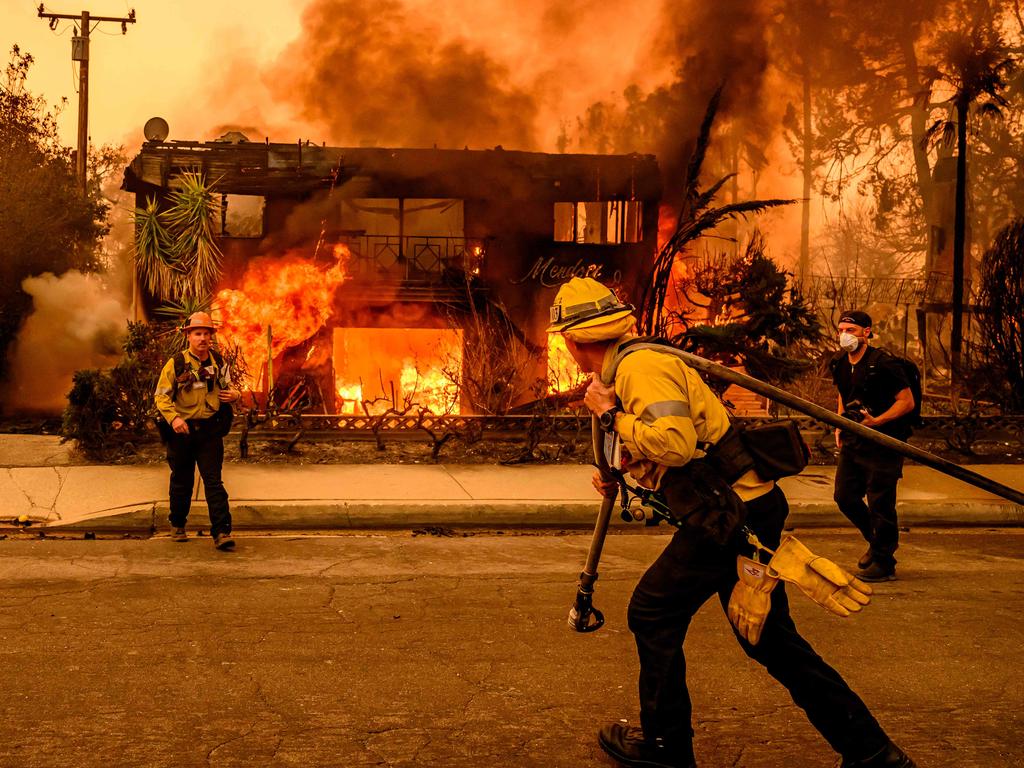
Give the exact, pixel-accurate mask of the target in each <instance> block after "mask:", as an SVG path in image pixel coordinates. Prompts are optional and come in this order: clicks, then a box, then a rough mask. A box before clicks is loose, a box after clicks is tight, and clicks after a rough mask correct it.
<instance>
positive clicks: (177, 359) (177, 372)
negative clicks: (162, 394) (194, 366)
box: [171, 352, 192, 402]
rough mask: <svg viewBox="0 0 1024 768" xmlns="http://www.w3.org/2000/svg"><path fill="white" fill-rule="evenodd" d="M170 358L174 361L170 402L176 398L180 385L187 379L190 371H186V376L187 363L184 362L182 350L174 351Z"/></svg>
mask: <svg viewBox="0 0 1024 768" xmlns="http://www.w3.org/2000/svg"><path fill="white" fill-rule="evenodd" d="M171 360H173V361H174V383H173V384H171V402H173V401H175V400H177V399H178V391H179V390H180V389H181V385H182V384H184V383H185V382H186V381H188V378H189V377H191V375H192V372H191V371H188V374H187V376H186V370H187V369H188V363H186V362H185V353H184V352H175V353H174V357H172V358H171Z"/></svg>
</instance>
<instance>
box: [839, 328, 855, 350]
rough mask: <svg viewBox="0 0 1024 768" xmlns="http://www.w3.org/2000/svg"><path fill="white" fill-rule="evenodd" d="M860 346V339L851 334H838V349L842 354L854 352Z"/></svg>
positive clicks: (844, 332)
mask: <svg viewBox="0 0 1024 768" xmlns="http://www.w3.org/2000/svg"><path fill="white" fill-rule="evenodd" d="M859 346H860V339H858V338H857V337H856V336H854V335H853V334H852V333H847V332H846V331H843V332H842V333H840V334H839V347H840V348H841V349H842V350H843V351H844V352H856V351H857V347H859Z"/></svg>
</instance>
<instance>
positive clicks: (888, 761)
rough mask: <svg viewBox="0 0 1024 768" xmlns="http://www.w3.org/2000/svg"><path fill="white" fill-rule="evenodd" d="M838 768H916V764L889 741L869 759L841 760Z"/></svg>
mask: <svg viewBox="0 0 1024 768" xmlns="http://www.w3.org/2000/svg"><path fill="white" fill-rule="evenodd" d="M840 768H917V764H916V763H915V762H914V761H913V760H911V759H910V757H908V756H907V754H906V753H905V752H904V751H903V750H902V749H900V748H899V747H897V746H896V745H895V744H893V743H892V742H891V741H890V742H889V743H888V744H886V745H885V746H884V747H882V749H881V751H879V752H877V753H875V754H873V755H872V756H871V757H865V758H863V759H862V760H843V762H842V763H841V764H840Z"/></svg>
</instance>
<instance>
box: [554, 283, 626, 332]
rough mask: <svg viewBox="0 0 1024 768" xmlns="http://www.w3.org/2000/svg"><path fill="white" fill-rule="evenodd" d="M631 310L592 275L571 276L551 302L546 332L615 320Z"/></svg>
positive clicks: (596, 324)
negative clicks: (549, 321) (549, 320)
mask: <svg viewBox="0 0 1024 768" xmlns="http://www.w3.org/2000/svg"><path fill="white" fill-rule="evenodd" d="M632 313H633V307H632V306H631V305H629V304H623V303H622V302H621V301H619V299H618V297H617V296H616V295H615V293H614V292H613V291H612V290H611V289H610V288H608V287H607V286H604V285H602V284H601V283H599V282H597V280H595V279H594V278H592V277H574V278H572V279H570V280H569V282H567V283H564V284H563V285H562V287H561V288H559V289H558V293H557V294H556V295H555V303H554V304H552V305H551V318H550V319H551V325H549V326H548V333H565V332H567V331H569V332H572V331H576V330H582V329H584V328H593V327H594V326H599V325H606V324H611V323H615V321H617V320H622V319H624V318H626V317H627V316H629V315H631V314H632Z"/></svg>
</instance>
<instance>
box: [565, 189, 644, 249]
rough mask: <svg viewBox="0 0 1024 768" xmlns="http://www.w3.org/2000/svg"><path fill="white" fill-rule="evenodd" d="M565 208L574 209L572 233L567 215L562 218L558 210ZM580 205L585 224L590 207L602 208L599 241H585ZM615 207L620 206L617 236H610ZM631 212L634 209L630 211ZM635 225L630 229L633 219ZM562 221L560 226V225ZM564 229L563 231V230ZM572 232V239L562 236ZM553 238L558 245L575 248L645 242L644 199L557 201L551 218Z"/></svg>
mask: <svg viewBox="0 0 1024 768" xmlns="http://www.w3.org/2000/svg"><path fill="white" fill-rule="evenodd" d="M565 206H571V211H572V224H571V232H568V230H567V229H566V224H567V223H568V216H566V215H565V214H564V213H563V215H561V216H560V215H559V209H560V208H562V210H563V211H564V210H565V208H564V207H565ZM580 206H584V208H583V210H584V216H583V217H582V219H583V221H586V220H587V219H588V218H590V217H589V215H587V213H586V211H587V207H588V206H600V209H599V210H600V214H599V216H600V218H599V221H601V222H602V226H601V228H600V232H601V235H600V239H586V227H585V226H584V229H583V230H581V228H580V220H581V217H580ZM615 206H621V208H620V210H619V213H618V214H617V215H616V217H615V218H616V225H615V237H614V238H611V237H609V231H608V227H607V226H606V225H607V222H608V221H609V219H610V218H611V217H612V209H613V208H614V207H615ZM631 209H632V210H631ZM631 217H632V221H633V224H634V226H632V227H630V223H629V222H630V219H631ZM560 222H561V226H559V223H560ZM560 230H561V231H560ZM566 232H568V233H569V237H568V238H565V237H559V235H560V234H565V233H566ZM552 239H553V241H554V242H556V243H567V244H573V245H632V244H635V243H640V242H643V239H644V232H643V201H642V200H558V201H556V202H555V203H554V206H553V216H552Z"/></svg>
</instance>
